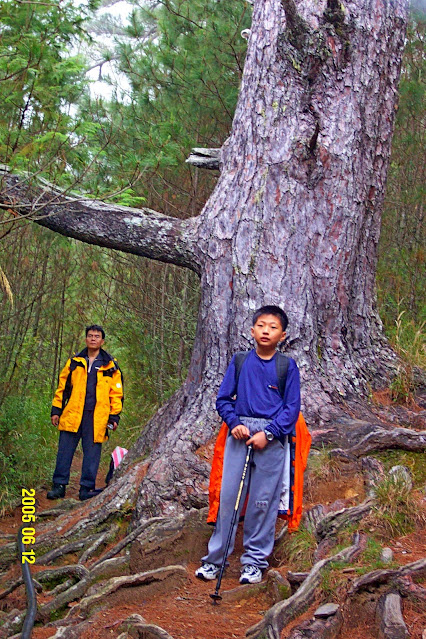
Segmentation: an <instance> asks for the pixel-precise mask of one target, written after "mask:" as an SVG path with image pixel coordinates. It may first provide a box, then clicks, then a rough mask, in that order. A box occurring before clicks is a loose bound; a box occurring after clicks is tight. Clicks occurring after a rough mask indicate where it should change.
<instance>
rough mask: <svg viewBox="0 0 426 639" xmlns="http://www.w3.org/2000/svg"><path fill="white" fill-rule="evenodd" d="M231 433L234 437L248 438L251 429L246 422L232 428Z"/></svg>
mask: <svg viewBox="0 0 426 639" xmlns="http://www.w3.org/2000/svg"><path fill="white" fill-rule="evenodd" d="M231 435H232V437H234V439H247V437H250V431H249V429H248V428H247V426H244V424H238V426H235V428H233V429H232V430H231Z"/></svg>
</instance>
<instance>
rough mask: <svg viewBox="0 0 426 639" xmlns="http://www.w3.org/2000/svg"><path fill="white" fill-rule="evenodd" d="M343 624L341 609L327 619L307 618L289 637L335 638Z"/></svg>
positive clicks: (290, 638)
mask: <svg viewBox="0 0 426 639" xmlns="http://www.w3.org/2000/svg"><path fill="white" fill-rule="evenodd" d="M342 625H343V615H342V613H341V612H340V610H339V611H338V612H337V613H336V614H334V615H331V616H330V617H327V618H326V619H317V618H316V617H314V618H313V619H307V620H306V621H303V622H302V623H301V624H300V625H298V626H297V627H296V628H294V629H293V630H292V633H291V635H290V637H289V639H307V638H308V637H309V639H334V638H335V637H337V636H338V635H339V632H340V630H341V628H342Z"/></svg>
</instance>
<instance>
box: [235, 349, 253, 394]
mask: <svg viewBox="0 0 426 639" xmlns="http://www.w3.org/2000/svg"><path fill="white" fill-rule="evenodd" d="M249 353H250V351H239V352H238V353H235V361H234V364H235V392H237V388H238V380H239V379H240V373H241V369H242V367H243V364H244V362H245V361H246V358H247V355H248V354H249Z"/></svg>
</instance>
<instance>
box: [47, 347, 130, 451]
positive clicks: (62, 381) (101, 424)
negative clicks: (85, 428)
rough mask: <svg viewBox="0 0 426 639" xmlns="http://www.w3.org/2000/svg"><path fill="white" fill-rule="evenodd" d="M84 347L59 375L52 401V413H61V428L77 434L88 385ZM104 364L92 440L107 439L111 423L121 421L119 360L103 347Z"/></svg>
mask: <svg viewBox="0 0 426 639" xmlns="http://www.w3.org/2000/svg"><path fill="white" fill-rule="evenodd" d="M85 351H86V349H85V350H83V351H82V352H81V353H78V355H73V356H72V357H70V359H69V360H68V361H67V363H66V364H65V366H64V368H63V369H62V371H61V374H60V375H59V384H58V388H57V390H56V393H55V397H54V398H53V402H52V415H59V416H60V417H59V426H58V428H59V430H66V431H69V432H71V433H76V432H77V431H78V429H79V426H80V423H81V419H82V417H83V409H84V402H85V399H86V387H87V361H86V358H85ZM100 359H101V360H102V365H101V366H100V367H99V369H98V372H97V382H96V405H95V410H94V415H93V441H94V442H95V443H102V442H104V441H106V440H107V439H108V435H107V433H106V431H107V424H108V422H115V423H118V420H119V419H120V418H119V415H120V413H121V409H122V407H123V379H122V375H121V371H120V368H119V367H118V364H117V360H115V359H113V358H112V357H111V355H109V354H108V353H107V352H106V351H104V350H103V349H101V350H100Z"/></svg>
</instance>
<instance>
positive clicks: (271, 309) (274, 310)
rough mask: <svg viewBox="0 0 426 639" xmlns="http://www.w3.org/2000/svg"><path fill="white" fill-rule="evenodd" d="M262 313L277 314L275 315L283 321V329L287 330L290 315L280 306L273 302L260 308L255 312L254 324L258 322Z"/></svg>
mask: <svg viewBox="0 0 426 639" xmlns="http://www.w3.org/2000/svg"><path fill="white" fill-rule="evenodd" d="M261 315H275V317H278V319H279V320H280V322H281V326H282V327H283V331H285V329H286V328H287V326H288V317H287V315H286V314H285V313H284V311H283V309H282V308H280V307H279V306H273V305H272V304H271V305H266V306H261V307H260V308H258V309H257V311H255V312H254V314H253V326H254V325H255V324H256V322H257V320H258V319H259V317H260V316H261Z"/></svg>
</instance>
